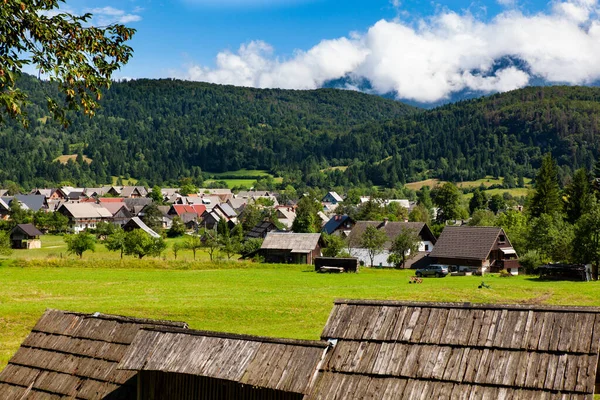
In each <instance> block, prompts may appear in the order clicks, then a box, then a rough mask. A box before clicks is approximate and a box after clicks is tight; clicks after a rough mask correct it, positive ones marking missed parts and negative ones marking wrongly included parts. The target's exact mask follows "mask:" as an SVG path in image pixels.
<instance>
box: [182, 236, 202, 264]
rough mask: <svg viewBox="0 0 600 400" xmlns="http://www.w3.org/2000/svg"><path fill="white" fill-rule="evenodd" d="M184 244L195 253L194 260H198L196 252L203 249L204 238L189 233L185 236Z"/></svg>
mask: <svg viewBox="0 0 600 400" xmlns="http://www.w3.org/2000/svg"><path fill="white" fill-rule="evenodd" d="M183 246H184V248H185V249H187V250H191V251H192V253H193V254H194V261H196V252H197V251H198V250H199V249H201V248H202V247H203V246H204V245H203V244H202V239H201V238H200V236H196V235H189V236H187V237H186V238H185V242H184V243H183Z"/></svg>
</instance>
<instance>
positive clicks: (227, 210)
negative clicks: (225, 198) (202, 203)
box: [217, 203, 237, 218]
mask: <svg viewBox="0 0 600 400" xmlns="http://www.w3.org/2000/svg"><path fill="white" fill-rule="evenodd" d="M217 207H219V208H220V209H221V211H223V213H224V214H225V215H226V216H227V217H229V218H233V217H237V213H236V212H235V210H234V209H233V208H231V206H230V205H229V204H227V203H221V204H219V205H218V206H217Z"/></svg>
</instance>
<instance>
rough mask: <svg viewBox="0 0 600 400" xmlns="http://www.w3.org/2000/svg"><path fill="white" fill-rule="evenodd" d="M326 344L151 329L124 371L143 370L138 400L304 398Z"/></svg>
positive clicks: (133, 346)
mask: <svg viewBox="0 0 600 400" xmlns="http://www.w3.org/2000/svg"><path fill="white" fill-rule="evenodd" d="M327 349H328V344H327V342H321V341H308V340H291V339H274V338H267V337H259V336H248V335H235V334H228V333H222V332H207V331H192V330H187V329H175V328H157V329H153V328H149V329H144V330H141V331H139V332H138V334H137V336H136V338H135V340H134V341H133V343H132V344H131V346H130V347H129V349H128V350H127V352H126V354H125V356H124V357H123V359H122V361H121V363H120V364H119V368H120V369H124V370H130V371H138V384H137V386H138V399H169V400H188V399H205V400H221V399H236V400H258V399H265V400H266V399H269V400H302V399H303V398H304V396H305V395H306V394H308V393H309V392H310V389H311V387H312V384H313V382H314V379H315V372H316V371H317V370H318V368H319V366H320V365H321V363H322V362H323V359H324V357H325V353H326V352H327Z"/></svg>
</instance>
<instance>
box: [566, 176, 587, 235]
mask: <svg viewBox="0 0 600 400" xmlns="http://www.w3.org/2000/svg"><path fill="white" fill-rule="evenodd" d="M590 182H591V176H590V174H589V173H588V171H587V170H586V169H585V168H580V169H578V170H577V171H575V174H573V180H572V182H571V183H570V184H569V185H568V186H567V187H566V188H565V213H566V214H567V219H568V220H569V222H570V223H572V224H574V223H576V222H577V220H578V219H579V218H580V217H581V216H582V215H583V214H585V213H586V212H588V210H589V209H590V207H591V199H592V194H591V184H590Z"/></svg>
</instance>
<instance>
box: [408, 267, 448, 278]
mask: <svg viewBox="0 0 600 400" xmlns="http://www.w3.org/2000/svg"><path fill="white" fill-rule="evenodd" d="M449 273H450V272H449V271H448V267H447V266H445V265H439V264H431V265H430V266H428V267H425V268H419V269H418V270H416V271H415V275H416V276H418V277H422V276H435V277H436V278H444V277H445V276H446V275H448V274H449Z"/></svg>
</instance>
